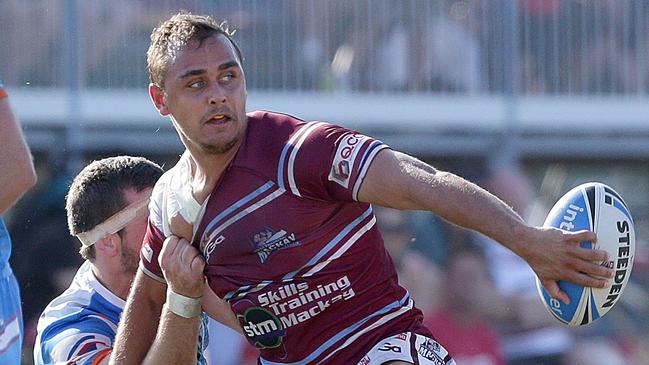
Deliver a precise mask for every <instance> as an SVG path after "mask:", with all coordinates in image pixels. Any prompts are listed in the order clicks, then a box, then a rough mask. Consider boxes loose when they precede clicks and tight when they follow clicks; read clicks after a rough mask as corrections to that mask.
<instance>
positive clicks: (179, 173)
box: [149, 151, 191, 229]
mask: <svg viewBox="0 0 649 365" xmlns="http://www.w3.org/2000/svg"><path fill="white" fill-rule="evenodd" d="M190 177H191V162H190V155H189V152H188V151H185V153H183V154H182V155H181V156H180V159H179V160H178V162H176V164H175V165H174V166H173V167H172V168H170V169H169V170H167V171H165V172H164V173H163V174H162V176H161V177H160V178H159V179H158V181H157V182H156V184H155V186H154V187H153V191H152V193H151V201H150V203H149V220H150V221H151V222H152V223H153V225H154V226H156V227H158V228H159V229H161V227H162V224H163V221H164V210H165V209H166V208H165V207H166V204H167V199H168V198H169V195H170V194H174V193H175V192H178V191H181V190H182V189H183V188H186V185H187V184H188V179H189V178H190Z"/></svg>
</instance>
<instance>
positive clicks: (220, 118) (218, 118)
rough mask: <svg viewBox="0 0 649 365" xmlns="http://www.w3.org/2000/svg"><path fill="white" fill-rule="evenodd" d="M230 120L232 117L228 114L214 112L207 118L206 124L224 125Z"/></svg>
mask: <svg viewBox="0 0 649 365" xmlns="http://www.w3.org/2000/svg"><path fill="white" fill-rule="evenodd" d="M230 121H232V117H230V115H228V114H214V115H212V116H211V117H210V118H209V119H207V121H206V124H209V125H214V126H218V125H224V124H227V123H228V122H230Z"/></svg>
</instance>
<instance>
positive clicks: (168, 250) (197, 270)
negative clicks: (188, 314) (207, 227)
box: [158, 236, 205, 298]
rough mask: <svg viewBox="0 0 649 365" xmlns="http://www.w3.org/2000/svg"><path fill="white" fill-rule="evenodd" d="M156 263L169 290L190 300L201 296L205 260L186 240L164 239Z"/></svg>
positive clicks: (174, 237) (203, 284)
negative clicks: (158, 264)
mask: <svg viewBox="0 0 649 365" xmlns="http://www.w3.org/2000/svg"><path fill="white" fill-rule="evenodd" d="M158 262H159V263H160V268H161V269H162V272H163V274H164V277H165V280H166V281H167V285H168V286H169V289H171V290H172V291H173V292H175V293H178V294H181V295H184V296H187V297H191V298H198V297H200V296H202V294H203V289H204V286H205V280H204V276H203V269H204V268H205V260H204V259H203V256H202V255H201V254H200V252H198V250H197V249H196V248H194V247H193V246H192V245H191V244H190V243H189V242H188V241H187V240H186V239H184V238H178V237H176V236H170V237H168V238H167V239H165V241H164V244H163V246H162V251H160V257H159V258H158Z"/></svg>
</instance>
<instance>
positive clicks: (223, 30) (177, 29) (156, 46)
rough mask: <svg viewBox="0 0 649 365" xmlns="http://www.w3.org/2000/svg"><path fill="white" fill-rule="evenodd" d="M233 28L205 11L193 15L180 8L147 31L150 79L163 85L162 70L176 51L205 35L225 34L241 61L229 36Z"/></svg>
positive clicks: (164, 72) (201, 38)
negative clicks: (148, 37)
mask: <svg viewBox="0 0 649 365" xmlns="http://www.w3.org/2000/svg"><path fill="white" fill-rule="evenodd" d="M233 35H234V31H233V30H230V29H229V28H228V27H227V24H226V23H225V22H220V23H219V22H217V21H216V20H214V18H212V17H211V16H209V15H196V14H192V13H190V12H187V11H181V12H179V13H177V14H175V15H173V16H172V17H171V18H169V19H168V20H166V21H164V22H162V23H160V24H159V25H158V26H157V27H156V28H155V29H153V32H151V44H150V46H149V50H148V51H147V53H146V55H147V69H148V71H149V80H150V81H151V83H153V84H156V85H158V86H160V87H164V84H165V76H166V70H167V67H168V65H169V64H170V63H173V61H174V60H175V58H176V56H177V55H178V53H179V52H180V51H182V50H183V49H184V48H186V47H187V46H189V45H190V44H192V43H196V44H195V45H194V46H195V47H200V46H202V44H203V42H205V40H206V39H208V38H211V37H216V36H223V37H225V38H226V39H227V40H228V41H229V43H230V44H231V45H232V48H233V50H234V52H235V54H236V57H237V61H238V62H239V63H240V64H241V62H242V59H243V57H242V56H241V50H240V49H239V46H238V45H237V43H236V42H235V41H234V39H232V36H233Z"/></svg>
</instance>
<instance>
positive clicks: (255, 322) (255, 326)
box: [237, 307, 286, 349]
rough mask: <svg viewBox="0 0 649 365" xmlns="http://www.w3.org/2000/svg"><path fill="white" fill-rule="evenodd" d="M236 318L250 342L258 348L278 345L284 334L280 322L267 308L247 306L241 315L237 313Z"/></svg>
mask: <svg viewBox="0 0 649 365" xmlns="http://www.w3.org/2000/svg"><path fill="white" fill-rule="evenodd" d="M237 318H238V319H239V322H240V323H241V328H243V331H244V333H245V335H246V336H247V337H248V338H249V339H250V342H251V343H252V344H253V345H254V346H255V347H258V348H260V349H267V348H275V347H278V346H280V345H281V344H282V341H283V340H284V336H286V330H285V329H284V327H282V322H280V320H279V318H277V316H276V315H274V314H273V313H272V312H270V311H269V310H267V309H264V308H261V307H252V308H248V309H246V311H245V312H244V313H243V315H240V314H237Z"/></svg>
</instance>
